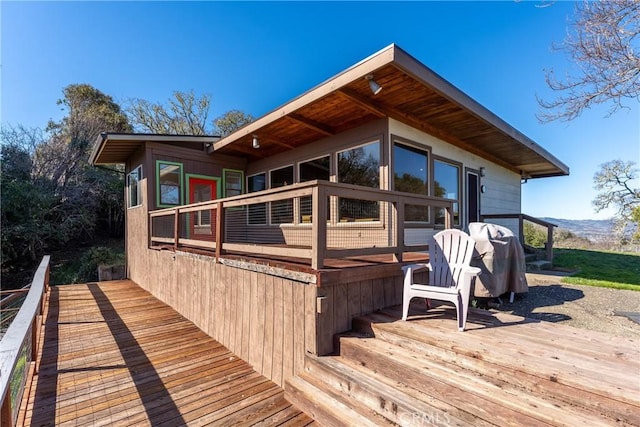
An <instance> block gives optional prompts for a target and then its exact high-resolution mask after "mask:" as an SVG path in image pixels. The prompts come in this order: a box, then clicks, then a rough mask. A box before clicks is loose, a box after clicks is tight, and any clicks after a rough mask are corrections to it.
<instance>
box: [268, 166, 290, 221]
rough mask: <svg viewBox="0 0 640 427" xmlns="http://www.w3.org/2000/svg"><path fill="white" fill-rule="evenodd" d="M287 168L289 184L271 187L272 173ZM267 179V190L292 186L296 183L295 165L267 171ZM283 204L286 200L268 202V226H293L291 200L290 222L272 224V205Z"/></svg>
mask: <svg viewBox="0 0 640 427" xmlns="http://www.w3.org/2000/svg"><path fill="white" fill-rule="evenodd" d="M288 168H291V183H289V184H284V185H279V186H277V187H274V186H273V179H272V174H273V172H275V171H279V170H283V169H288ZM268 177H269V180H268V181H267V189H272V188H280V187H287V186H289V185H291V184H294V183H295V182H296V165H295V164H294V163H291V164H286V165H283V166H280V167H277V168H274V169H269V171H268ZM285 202H287V200H286V199H285V200H278V201H275V202H269V204H268V205H269V206H268V208H267V214H268V218H269V221H268V223H269V225H273V226H280V225H291V224H293V223H294V222H295V217H296V215H295V212H294V206H293V200H291V221H289V222H274V221H273V210H272V209H271V208H272V206H273V203H276V204H284V203H285Z"/></svg>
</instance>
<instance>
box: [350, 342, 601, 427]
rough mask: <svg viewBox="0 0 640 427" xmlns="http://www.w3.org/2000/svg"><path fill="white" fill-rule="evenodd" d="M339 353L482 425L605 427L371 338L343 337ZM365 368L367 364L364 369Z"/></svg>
mask: <svg viewBox="0 0 640 427" xmlns="http://www.w3.org/2000/svg"><path fill="white" fill-rule="evenodd" d="M340 341H341V354H342V355H343V356H344V357H355V358H356V359H355V360H354V363H358V360H357V358H358V357H360V358H361V360H360V361H362V362H363V363H364V364H365V366H366V367H368V368H369V369H371V370H372V371H373V372H376V371H377V372H380V374H381V375H389V374H394V373H395V374H396V375H397V377H395V378H393V379H396V380H397V381H401V382H405V383H406V384H407V385H409V386H411V387H414V388H416V389H417V390H420V391H422V392H423V393H424V394H426V395H429V396H431V397H433V398H437V399H442V398H445V399H446V400H447V401H448V402H450V403H451V404H453V405H455V406H456V407H459V408H464V410H465V411H467V412H469V413H473V414H475V415H476V416H478V417H480V418H482V419H484V420H485V421H487V422H495V421H498V422H499V423H509V422H511V421H516V422H517V423H519V424H522V425H525V424H526V425H536V424H539V425H543V424H547V423H551V424H557V423H560V424H562V423H566V424H576V423H577V422H580V421H581V422H583V423H585V425H599V424H600V425H607V424H609V423H610V422H611V419H610V418H607V419H603V418H602V417H599V416H595V415H594V414H591V413H585V411H583V410H582V409H583V408H575V407H571V405H569V404H567V403H566V402H562V401H558V400H557V399H551V400H545V399H544V398H542V397H540V396H536V395H533V394H531V393H530V392H529V391H527V390H524V389H520V388H518V387H515V386H513V385H511V384H509V383H508V382H506V381H502V380H496V379H495V378H488V377H486V376H483V375H482V374H478V373H476V372H473V371H471V370H466V369H461V368H459V367H457V366H455V365H447V364H443V363H441V362H439V361H431V360H429V359H428V358H426V357H424V356H422V355H419V354H417V353H415V352H413V351H411V350H407V349H403V348H401V347H399V346H396V345H394V344H390V343H386V342H383V341H381V340H379V339H376V338H360V337H348V336H343V337H341V338H340ZM367 365H368V366H367Z"/></svg>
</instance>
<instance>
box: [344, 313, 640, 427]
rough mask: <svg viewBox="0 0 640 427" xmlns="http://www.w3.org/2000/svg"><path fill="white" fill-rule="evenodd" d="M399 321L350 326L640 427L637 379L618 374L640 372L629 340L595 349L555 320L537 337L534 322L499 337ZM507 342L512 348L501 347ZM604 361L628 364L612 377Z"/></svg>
mask: <svg viewBox="0 0 640 427" xmlns="http://www.w3.org/2000/svg"><path fill="white" fill-rule="evenodd" d="M483 313H484V312H483ZM485 316H490V315H488V314H485ZM492 317H493V316H492ZM500 317H502V315H501V316H500ZM511 317H514V316H509V318H508V319H506V321H507V323H508V322H509V321H510V320H509V319H511ZM395 320H397V319H396V317H395V316H394V315H389V314H387V313H384V312H383V313H376V314H370V315H366V316H362V317H360V318H357V319H354V322H353V325H354V329H356V330H358V329H359V330H360V331H361V332H360V334H361V335H362V334H367V335H368V336H373V335H375V336H376V338H378V339H381V340H385V341H388V342H391V343H393V344H396V345H398V346H401V347H404V348H407V349H409V350H412V351H415V352H417V353H418V354H421V355H422V357H423V358H425V357H426V358H429V359H432V360H434V361H436V360H437V361H438V362H439V363H440V364H444V365H446V364H451V365H456V366H458V367H459V368H460V369H467V370H472V371H475V372H477V373H478V374H479V375H482V376H483V377H484V378H485V379H489V380H491V381H498V382H501V383H504V384H506V387H505V388H506V389H507V390H509V389H515V390H522V391H524V392H525V393H527V394H530V395H534V396H538V397H540V398H542V399H544V400H546V401H550V402H552V403H553V405H554V406H561V407H568V408H570V410H571V411H573V412H576V413H578V414H579V415H580V416H582V417H586V416H591V417H595V419H596V420H601V419H603V417H606V419H607V420H608V421H609V422H612V420H616V419H620V420H624V421H625V422H628V423H630V424H632V425H640V413H638V411H637V407H638V406H640V400H639V399H638V395H637V393H636V392H634V391H633V384H631V383H630V382H629V381H628V380H625V379H624V378H622V379H621V377H620V375H622V376H623V377H624V376H625V375H627V374H626V372H628V371H629V370H635V369H637V366H638V362H637V354H638V351H637V350H636V349H635V348H633V346H629V345H627V344H626V343H624V342H620V341H616V342H612V343H611V344H610V345H606V346H604V347H601V348H594V347H593V346H592V345H590V341H589V338H590V339H593V337H583V336H582V335H581V334H579V333H576V334H568V333H567V331H566V330H565V329H562V328H559V329H558V330H557V331H556V330H555V328H554V326H555V325H550V326H549V327H548V328H545V334H544V335H542V336H540V337H538V336H536V335H535V332H536V328H534V326H537V325H533V324H521V325H518V326H519V327H518V328H509V329H508V331H505V334H495V331H494V332H492V329H491V328H489V329H487V328H483V329H478V330H477V331H473V333H468V332H465V333H464V334H451V333H446V332H442V331H438V330H437V328H434V327H433V326H432V325H431V322H429V325H427V324H426V323H420V322H397V321H395ZM502 320H505V319H502ZM531 328H533V329H531ZM538 332H539V330H538ZM556 332H557V333H556ZM563 332H564V333H563ZM578 332H579V331H578ZM519 337H526V343H527V345H528V350H527V352H522V349H521V348H519V347H518V345H517V341H516V340H517V339H519ZM505 343H508V344H509V345H508V346H507V347H504V344H505ZM568 343H570V345H569V346H568V347H567V344H568ZM549 344H555V345H554V346H552V347H551V348H553V350H552V352H551V353H548V352H547V353H545V352H544V350H549V348H550V346H549ZM496 346H497V347H501V348H504V349H505V350H506V349H507V348H508V349H509V350H512V353H513V354H510V353H509V354H506V353H505V354H502V353H504V351H502V352H501V353H496V352H495V351H494V350H493V348H495V347H496ZM505 356H506V357H505ZM555 359H564V360H565V362H569V363H568V364H567V363H564V362H563V363H562V364H556V363H554V362H559V361H557V360H555ZM607 359H608V360H610V361H611V360H615V362H616V366H624V367H626V368H628V369H626V368H625V369H619V368H618V369H617V370H616V372H614V374H615V375H613V374H611V373H610V372H607V371H606V369H605V368H604V367H603V365H602V361H603V360H607ZM588 362H589V363H591V368H589V369H585V368H584V366H582V365H585V364H587V363H588ZM574 371H575V372H574ZM610 374H611V375H610ZM604 377H607V378H604Z"/></svg>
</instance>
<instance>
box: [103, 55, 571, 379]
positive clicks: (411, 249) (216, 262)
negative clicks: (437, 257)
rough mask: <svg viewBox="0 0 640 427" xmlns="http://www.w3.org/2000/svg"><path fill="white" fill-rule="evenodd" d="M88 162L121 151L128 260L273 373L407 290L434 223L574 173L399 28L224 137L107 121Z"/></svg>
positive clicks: (491, 209) (503, 210) (326, 349)
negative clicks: (424, 60)
mask: <svg viewBox="0 0 640 427" xmlns="http://www.w3.org/2000/svg"><path fill="white" fill-rule="evenodd" d="M380 87H381V90H379V88H380ZM91 162H92V163H93V164H114V163H121V164H124V165H125V167H126V173H127V188H126V199H127V210H126V224H127V228H126V252H127V267H126V270H127V277H128V278H130V279H131V280H133V281H135V282H136V283H138V284H139V285H140V286H141V287H143V288H145V289H147V290H148V291H149V292H151V293H152V294H153V295H154V296H156V297H157V298H159V299H161V300H162V301H164V302H166V303H167V304H169V305H171V306H172V307H174V308H175V309H176V310H177V311H179V312H180V313H181V314H182V315H184V316H185V317H187V318H188V319H190V320H191V321H193V322H194V323H195V324H196V325H198V326H199V327H200V328H201V329H202V330H204V331H205V332H206V333H208V334H209V335H211V336H212V337H213V338H215V339H216V340H218V341H220V342H221V343H222V344H224V345H225V346H227V347H228V348H229V349H230V350H232V351H234V352H235V353H237V354H238V355H240V356H241V357H242V358H243V359H245V360H247V361H248V362H249V363H251V364H252V365H253V367H254V368H255V369H256V370H257V371H259V372H260V373H262V374H263V375H265V376H266V377H268V378H270V379H272V380H273V381H275V382H276V383H278V384H281V385H282V384H283V383H284V381H285V380H286V379H287V378H289V377H291V376H295V374H296V373H297V372H299V371H300V370H301V369H302V366H303V364H304V355H305V354H306V353H310V354H318V355H322V354H327V353H330V352H332V351H333V337H334V335H335V334H336V333H340V332H343V331H346V330H349V329H350V328H351V319H352V318H353V317H354V316H357V315H361V314H366V313H368V312H372V311H375V310H377V309H380V308H383V307H385V306H390V305H396V304H399V303H401V298H402V295H401V289H402V277H401V276H400V263H401V262H402V261H405V260H408V259H416V257H417V258H419V257H420V256H422V251H424V249H426V246H425V242H426V238H427V237H428V236H429V235H430V234H432V233H434V232H436V231H438V230H439V229H442V228H446V227H458V228H462V229H464V228H465V227H466V226H467V225H468V224H469V223H470V222H476V221H479V220H481V218H482V217H483V216H485V215H501V216H509V215H511V216H514V217H515V216H517V215H519V214H521V182H522V180H524V179H533V178H544V177H551V176H562V175H567V174H568V173H569V168H568V167H567V166H566V165H565V164H563V163H562V162H561V161H560V160H558V159H557V158H555V157H554V156H553V155H552V154H550V153H549V152H547V151H546V150H545V149H544V148H542V147H541V146H540V145H538V144H537V143H535V142H534V141H532V140H530V139H529V138H528V137H526V136H525V135H523V134H522V133H520V132H519V131H517V130H516V129H515V128H513V127H512V126H511V125H509V124H507V123H506V122H504V121H503V120H502V119H500V118H499V117H497V116H496V115H494V114H493V113H491V112H490V111H489V110H487V109H486V108H485V107H483V106H482V105H480V104H478V103H477V102H476V101H474V100H473V99H471V98H470V97H469V96H467V95H465V94H464V93H463V92H461V91H460V90H458V89H457V88H455V87H454V86H452V85H451V84H450V83H448V82H447V81H446V80H444V79H443V78H442V77H440V76H438V75H437V74H435V73H434V72H433V71H431V70H430V69H429V68H427V67H426V66H425V65H423V64H421V63H420V62H419V61H417V60H416V59H415V58H413V57H411V56H410V55H409V54H407V53H406V52H405V51H403V50H402V49H400V48H399V47H398V46H396V45H391V46H388V47H387V48H385V49H382V50H381V51H379V52H377V53H375V54H374V55H372V56H370V57H368V58H366V59H364V60H363V61H361V62H359V63H357V64H355V65H354V66H352V67H350V68H348V69H347V70H345V71H343V72H341V73H340V74H338V75H336V76H334V77H332V78H330V79H329V80H327V81H325V82H323V83H321V84H320V85H318V86H316V87H315V88H313V89H311V90H309V91H307V92H306V93H304V94H302V95H300V96H299V97H297V98H295V99H294V100H292V101H290V102H288V103H287V104H285V105H283V106H281V107H279V108H277V109H275V110H274V111H272V112H270V113H268V114H267V115H265V116H263V117H261V118H259V119H257V120H256V121H255V122H253V123H251V124H249V125H247V126H245V127H243V128H241V129H239V130H237V131H236V132H234V133H233V134H231V135H229V136H226V137H224V138H220V137H213V136H176V135H145V134H102V135H101V136H100V137H99V138H98V141H97V144H96V148H95V150H94V152H93V153H92V156H91ZM501 221H502V224H503V225H505V226H508V227H509V228H512V229H513V230H514V232H516V234H517V233H518V232H519V224H518V220H517V219H516V220H514V219H502V220H501Z"/></svg>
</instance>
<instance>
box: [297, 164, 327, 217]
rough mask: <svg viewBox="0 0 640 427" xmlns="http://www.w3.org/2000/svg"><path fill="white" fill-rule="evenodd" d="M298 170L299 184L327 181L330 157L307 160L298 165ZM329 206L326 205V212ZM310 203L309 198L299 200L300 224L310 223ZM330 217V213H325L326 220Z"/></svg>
mask: <svg viewBox="0 0 640 427" xmlns="http://www.w3.org/2000/svg"><path fill="white" fill-rule="evenodd" d="M298 170H299V172H300V182H306V181H313V180H314V179H323V180H325V181H329V179H330V178H331V157H330V156H324V157H320V158H318V159H313V160H308V161H306V162H302V163H300V164H298ZM329 209H330V206H329V205H327V210H329ZM312 210H313V208H312V202H311V197H310V196H307V197H301V198H300V222H301V223H309V222H311V215H312ZM329 217H330V213H327V218H329Z"/></svg>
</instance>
